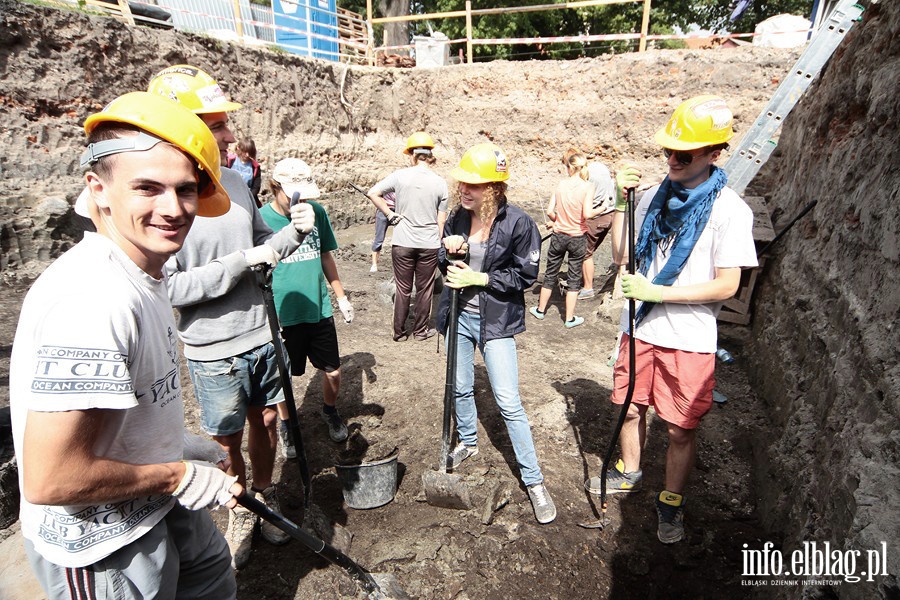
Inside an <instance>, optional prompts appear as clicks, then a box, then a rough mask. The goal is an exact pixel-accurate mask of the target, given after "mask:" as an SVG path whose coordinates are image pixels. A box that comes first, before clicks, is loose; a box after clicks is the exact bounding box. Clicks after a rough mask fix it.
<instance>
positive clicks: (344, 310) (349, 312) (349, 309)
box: [337, 296, 353, 323]
mask: <svg viewBox="0 0 900 600" xmlns="http://www.w3.org/2000/svg"><path fill="white" fill-rule="evenodd" d="M337 301H338V308H339V309H340V311H341V314H342V315H344V322H345V323H349V322H350V321H352V320H353V305H352V304H350V300H348V299H347V296H341V297H340V298H338V299H337Z"/></svg>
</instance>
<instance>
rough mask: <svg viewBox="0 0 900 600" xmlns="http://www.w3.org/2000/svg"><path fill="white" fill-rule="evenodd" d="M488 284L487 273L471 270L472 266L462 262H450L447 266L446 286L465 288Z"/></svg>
mask: <svg viewBox="0 0 900 600" xmlns="http://www.w3.org/2000/svg"><path fill="white" fill-rule="evenodd" d="M487 284H488V274H487V273H481V272H480V271H473V270H472V267H470V266H469V265H467V264H466V263H464V262H455V263H450V265H448V266H447V287H451V288H456V289H459V288H465V287H472V286H473V285H480V286H482V287H484V286H486V285H487Z"/></svg>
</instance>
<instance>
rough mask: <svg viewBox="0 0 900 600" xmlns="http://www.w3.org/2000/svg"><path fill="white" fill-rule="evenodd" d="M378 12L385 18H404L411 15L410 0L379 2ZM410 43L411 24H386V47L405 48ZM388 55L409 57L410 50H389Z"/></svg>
mask: <svg viewBox="0 0 900 600" xmlns="http://www.w3.org/2000/svg"><path fill="white" fill-rule="evenodd" d="M378 10H379V11H381V14H383V15H384V16H385V17H402V16H405V15H408V14H409V0H378ZM408 43H409V22H408V21H401V22H399V23H385V24H384V45H385V46H403V45H405V44H408ZM387 52H388V54H402V55H403V56H409V50H407V49H404V50H388V51H387Z"/></svg>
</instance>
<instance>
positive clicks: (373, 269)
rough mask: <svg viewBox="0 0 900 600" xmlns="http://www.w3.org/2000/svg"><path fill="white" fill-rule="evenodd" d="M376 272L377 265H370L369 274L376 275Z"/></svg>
mask: <svg viewBox="0 0 900 600" xmlns="http://www.w3.org/2000/svg"><path fill="white" fill-rule="evenodd" d="M377 272H378V265H372V266H371V267H369V273H377Z"/></svg>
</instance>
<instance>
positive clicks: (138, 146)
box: [81, 130, 168, 169]
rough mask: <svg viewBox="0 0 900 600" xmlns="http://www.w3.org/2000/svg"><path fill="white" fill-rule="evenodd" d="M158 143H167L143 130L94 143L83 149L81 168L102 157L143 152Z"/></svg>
mask: <svg viewBox="0 0 900 600" xmlns="http://www.w3.org/2000/svg"><path fill="white" fill-rule="evenodd" d="M160 142H164V143H168V142H166V140H164V139H162V138H159V137H156V136H155V135H152V134H149V133H147V132H146V131H143V130H141V131H138V132H137V135H129V136H127V137H121V138H116V139H113V140H103V141H101V142H94V143H93V144H88V147H87V148H85V149H84V152H83V153H82V155H81V168H82V169H84V168H87V167H89V166H91V165H94V164H96V163H97V161H99V160H100V159H101V158H103V157H104V156H111V155H113V154H119V153H121V152H144V151H146V150H150V149H151V148H153V147H154V146H156V145H157V144H158V143H160Z"/></svg>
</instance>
